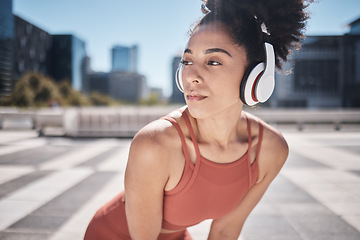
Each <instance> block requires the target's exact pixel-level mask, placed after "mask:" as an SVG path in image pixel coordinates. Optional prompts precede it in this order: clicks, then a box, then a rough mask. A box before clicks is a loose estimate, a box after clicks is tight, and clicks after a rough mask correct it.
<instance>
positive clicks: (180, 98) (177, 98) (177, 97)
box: [170, 56, 185, 104]
mask: <svg viewBox="0 0 360 240" xmlns="http://www.w3.org/2000/svg"><path fill="white" fill-rule="evenodd" d="M180 61H181V57H180V56H176V57H174V58H173V61H172V64H171V79H172V82H171V83H172V94H171V97H170V102H172V103H181V104H183V103H185V99H184V94H183V93H182V92H181V91H180V90H179V89H178V87H177V85H176V81H175V75H176V71H177V69H178V67H179V64H180Z"/></svg>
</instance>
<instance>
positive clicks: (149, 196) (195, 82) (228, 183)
mask: <svg viewBox="0 0 360 240" xmlns="http://www.w3.org/2000/svg"><path fill="white" fill-rule="evenodd" d="M305 8H306V5H305V4H304V2H303V1H302V0H272V1H269V0H222V1H221V0H208V1H204V5H203V11H204V12H205V13H206V15H205V16H204V17H203V18H202V19H201V20H200V22H199V23H198V24H197V25H196V27H195V28H194V30H193V32H192V33H191V36H190V39H189V41H188V44H187V47H186V50H185V51H184V56H183V60H182V63H181V67H180V69H181V71H180V73H179V74H180V78H181V79H182V80H181V83H180V85H182V86H181V87H182V90H183V92H184V97H185V100H186V103H187V106H186V107H184V108H182V109H180V110H178V111H175V112H173V113H171V114H169V115H168V116H166V117H164V118H162V119H159V120H157V121H154V122H152V123H150V124H149V125H147V126H145V127H144V128H143V129H141V130H140V131H139V133H138V134H137V135H136V136H135V137H134V139H133V141H132V144H131V148H130V154H129V159H128V165H127V168H126V173H125V191H124V192H122V193H120V194H119V195H118V196H116V197H115V198H114V199H113V200H111V201H110V202H109V203H107V204H106V205H105V206H103V207H102V208H101V209H100V210H98V211H97V213H96V214H95V216H94V218H93V219H92V221H91V223H90V224H89V227H88V229H87V232H86V234H85V239H135V240H137V239H140V240H143V239H164V240H165V239H166V240H173V239H174V240H175V239H191V236H190V235H189V233H188V232H187V230H186V228H187V227H189V226H192V225H195V224H197V223H199V222H201V221H203V220H205V219H213V222H212V225H211V228H210V231H209V237H208V239H216V240H219V239H237V238H238V236H239V235H240V232H241V229H242V226H243V224H244V222H245V220H246V218H247V216H248V215H249V214H250V212H251V211H252V209H253V208H254V207H255V206H256V204H257V203H258V202H259V200H260V199H261V197H262V196H263V194H264V193H265V191H266V189H267V188H268V186H269V185H270V183H271V182H272V180H273V179H274V178H275V177H276V175H277V174H278V173H279V171H280V169H281V167H282V166H283V164H284V162H285V160H286V158H287V155H288V146H287V143H286V141H285V139H284V138H283V137H282V135H281V134H280V133H279V132H278V131H277V130H275V129H274V128H272V127H271V126H269V125H267V124H266V123H264V122H263V121H261V120H259V119H258V118H256V117H255V116H253V115H250V114H248V113H245V112H244V111H243V110H242V108H243V101H246V98H244V96H241V94H245V93H244V92H243V91H244V87H243V85H244V82H245V81H246V80H245V79H246V77H244V75H246V76H247V75H248V74H247V73H245V72H246V71H247V70H248V69H249V68H251V69H252V66H253V64H254V63H256V64H255V65H258V64H257V63H258V62H259V61H260V62H261V61H262V62H264V61H265V60H267V62H266V67H265V68H266V69H270V70H271V64H270V62H271V61H274V63H272V64H273V65H275V62H276V66H277V67H278V68H281V64H280V60H279V59H280V58H282V59H283V60H285V61H286V59H287V55H288V53H289V49H290V47H292V46H295V44H296V43H297V42H298V41H299V39H300V37H302V33H301V31H302V29H303V27H304V25H305V24H304V21H305V20H306V19H307V16H306V14H305V12H304V9H305ZM265 26H266V28H267V29H265ZM264 31H267V32H268V34H270V35H268V34H266V35H264ZM264 36H265V37H264ZM264 38H269V39H270V42H271V43H272V46H273V48H274V52H275V56H276V58H275V59H276V60H275V59H273V60H271V56H270V55H271V54H270V53H271V51H272V50H271V49H270V50H269V49H268V48H267V47H264V42H265V41H266V39H264ZM268 51H269V52H268ZM272 68H274V66H272ZM266 71H268V70H265V72H266ZM270 72H271V71H270ZM260 75H261V74H260ZM260 75H259V76H260ZM260 79H261V78H260ZM256 81H259V80H258V77H256V79H255V80H254V83H253V84H252V85H253V87H251V89H252V90H253V89H255V88H257V85H256V84H257V83H256ZM260 81H263V80H260ZM261 84H263V83H261ZM266 86H267V84H265V88H266ZM262 87H264V86H262ZM245 88H246V87H245ZM269 88H271V89H270V92H272V84H270V85H269ZM239 89H241V91H239ZM265 91H266V89H265ZM239 92H240V93H239ZM252 95H256V94H255V93H253V94H252ZM253 97H254V96H253ZM255 97H256V96H255ZM241 99H243V101H241ZM253 100H254V101H255V100H256V99H255V98H253Z"/></svg>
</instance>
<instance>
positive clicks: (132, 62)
mask: <svg viewBox="0 0 360 240" xmlns="http://www.w3.org/2000/svg"><path fill="white" fill-rule="evenodd" d="M137 61H138V46H137V45H134V46H132V47H124V46H119V45H117V46H114V47H113V48H112V49H111V66H112V67H111V71H112V72H137V64H138V63H137Z"/></svg>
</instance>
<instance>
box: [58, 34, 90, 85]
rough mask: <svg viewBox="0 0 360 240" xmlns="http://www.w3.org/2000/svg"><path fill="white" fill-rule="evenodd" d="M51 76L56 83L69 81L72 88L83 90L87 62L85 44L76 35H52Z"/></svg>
mask: <svg viewBox="0 0 360 240" xmlns="http://www.w3.org/2000/svg"><path fill="white" fill-rule="evenodd" d="M51 58H52V61H51V73H52V74H51V75H52V77H53V78H54V79H55V80H56V81H58V82H59V81H62V80H69V81H70V83H71V86H72V87H73V88H74V89H75V90H77V91H82V90H83V81H84V77H85V74H86V73H85V72H84V62H85V61H86V48H85V42H84V41H82V40H81V39H79V38H77V37H76V36H74V35H52V51H51Z"/></svg>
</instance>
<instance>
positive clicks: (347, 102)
mask: <svg viewBox="0 0 360 240" xmlns="http://www.w3.org/2000/svg"><path fill="white" fill-rule="evenodd" d="M350 27H351V28H350V32H349V33H348V34H345V35H343V36H307V37H306V39H305V40H304V41H303V42H302V48H301V50H300V51H295V52H293V54H292V55H291V56H290V58H289V61H288V62H287V63H285V64H284V65H283V69H284V70H285V71H291V72H292V73H291V74H287V75H284V74H279V73H277V74H276V85H277V86H276V88H275V92H274V94H273V96H272V97H271V98H270V100H269V102H268V103H267V105H269V106H271V107H303V108H341V107H360V94H359V93H360V31H359V29H360V20H359V19H358V20H357V21H354V22H353V23H351V24H350Z"/></svg>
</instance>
